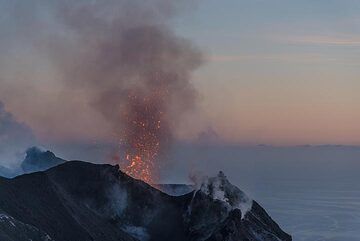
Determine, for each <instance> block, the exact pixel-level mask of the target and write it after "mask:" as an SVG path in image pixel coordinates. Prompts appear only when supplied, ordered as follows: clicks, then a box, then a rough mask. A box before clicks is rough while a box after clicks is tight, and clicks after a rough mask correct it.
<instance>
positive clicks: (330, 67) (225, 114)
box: [0, 0, 360, 145]
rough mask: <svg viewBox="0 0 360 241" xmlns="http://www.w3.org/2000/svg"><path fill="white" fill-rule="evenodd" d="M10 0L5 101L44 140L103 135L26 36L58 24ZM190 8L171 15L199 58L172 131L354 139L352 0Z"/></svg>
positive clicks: (245, 140) (211, 3) (358, 74)
mask: <svg viewBox="0 0 360 241" xmlns="http://www.w3.org/2000/svg"><path fill="white" fill-rule="evenodd" d="M9 2H11V1H4V0H0V9H2V10H0V11H1V18H0V27H1V32H2V34H1V36H0V39H1V44H0V51H1V55H2V57H1V58H0V70H1V76H0V100H1V101H2V102H4V104H5V106H6V109H7V110H8V111H9V112H11V113H13V115H14V116H15V118H16V119H17V120H19V121H21V122H24V123H26V124H27V125H28V126H29V127H30V128H31V129H32V130H33V132H34V134H35V136H36V137H37V138H38V139H40V140H41V141H44V142H45V141H64V140H94V141H96V140H108V139H111V138H112V136H111V135H112V134H111V132H110V131H109V127H108V125H107V123H106V120H104V118H103V117H101V116H99V114H98V113H96V112H95V111H94V110H92V109H91V107H90V106H89V105H88V104H87V97H86V95H85V93H84V92H82V91H81V90H79V89H76V90H74V89H67V88H66V87H65V86H63V85H62V83H61V82H58V81H56V80H57V79H58V78H59V74H60V73H58V72H57V69H55V68H54V66H53V65H52V62H51V61H48V59H47V54H46V53H44V52H41V51H38V49H39V46H35V47H34V45H33V43H32V39H31V37H29V36H33V35H32V34H31V32H32V30H31V29H32V27H36V28H37V29H38V30H39V33H37V35H38V36H40V37H41V36H43V37H44V38H45V37H47V36H49V35H52V34H60V35H61V34H62V32H61V31H62V28H61V26H59V25H57V23H54V22H52V18H51V17H49V16H50V15H51V14H50V13H48V12H47V10H48V9H47V8H46V7H43V8H42V7H41V6H40V7H39V6H37V7H34V6H32V5H31V4H23V5H22V7H21V8H19V6H15V7H14V6H11V4H10V3H9ZM189 8H190V7H189ZM191 8H192V9H191V10H187V11H182V12H181V14H179V15H178V16H177V17H175V19H171V20H169V21H171V23H170V25H171V26H173V27H174V29H175V31H176V33H177V34H178V35H180V36H183V37H185V38H188V39H190V40H191V41H193V42H194V44H195V45H196V46H198V47H199V48H200V49H201V50H202V51H203V52H204V55H205V59H206V62H205V63H204V65H203V66H202V67H200V68H199V69H198V70H197V71H196V72H195V74H194V76H193V82H194V85H195V86H196V88H197V90H198V91H199V93H200V95H199V107H198V109H197V110H196V111H193V112H192V113H190V114H189V116H188V117H187V118H186V119H185V120H184V121H183V122H182V124H181V125H179V126H178V130H177V132H178V135H179V138H180V139H186V140H188V139H190V140H191V139H194V138H197V135H198V133H201V132H202V131H204V130H207V129H212V130H214V131H215V132H217V135H218V137H219V140H220V141H223V142H226V143H237V144H246V145H248V144H250V145H251V144H270V145H302V144H315V145H316V144H344V145H360V94H359V92H360V68H359V67H360V17H359V14H358V13H359V11H360V2H359V1H356V0H319V1H313V0H304V1H286V0H282V1H281V0H273V1H267V0H261V1H260V0H241V1H239V0H226V1H218V0H206V1H200V3H199V4H197V6H193V5H192V7H191ZM14 9H16V11H14ZM12 11H14V12H15V13H16V14H14V12H12ZM33 12H36V14H34V15H36V16H37V18H39V19H40V20H39V19H36V20H37V21H33V20H34V19H33V16H32V14H33ZM184 12H185V13H184ZM20 13H24V15H21V16H20V15H17V14H20ZM39 13H40V14H39ZM14 19H16V21H15V23H14ZM29 19H30V20H31V21H28V20H29ZM38 20H39V21H38ZM44 20H47V21H44ZM42 21H44V22H42ZM49 26H51V31H42V27H44V28H49ZM49 29H50V28H49ZM15 36H16V38H15ZM38 36H37V37H38ZM29 43H30V44H29ZM40 44H41V43H40ZM34 48H37V49H36V50H34ZM40 49H41V48H40Z"/></svg>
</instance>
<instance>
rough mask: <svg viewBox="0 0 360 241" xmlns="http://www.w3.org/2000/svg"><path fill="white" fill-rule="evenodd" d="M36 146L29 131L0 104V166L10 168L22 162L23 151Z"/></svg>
mask: <svg viewBox="0 0 360 241" xmlns="http://www.w3.org/2000/svg"><path fill="white" fill-rule="evenodd" d="M34 144H36V139H35V137H34V135H33V133H32V131H31V129H30V128H29V127H28V126H27V125H26V124H24V123H21V122H19V121H17V120H16V119H15V117H14V116H13V115H12V114H11V113H10V112H8V111H7V110H6V109H5V107H4V104H3V103H2V102H0V165H5V166H11V165H14V163H18V162H19V161H21V160H22V156H23V154H24V152H25V150H26V149H27V148H28V147H29V146H31V145H34Z"/></svg>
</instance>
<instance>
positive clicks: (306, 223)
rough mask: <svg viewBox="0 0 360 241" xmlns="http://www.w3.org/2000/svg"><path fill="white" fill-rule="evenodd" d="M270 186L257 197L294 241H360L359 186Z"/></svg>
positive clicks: (293, 184)
mask: <svg viewBox="0 0 360 241" xmlns="http://www.w3.org/2000/svg"><path fill="white" fill-rule="evenodd" d="M268 185H269V186H267V187H266V186H264V187H263V188H259V189H258V190H254V196H255V198H256V199H257V200H258V201H259V202H260V203H261V205H262V206H263V207H265V209H266V210H267V211H268V212H269V213H270V215H271V217H272V218H273V219H274V220H276V222H277V223H278V224H280V225H281V227H282V228H283V229H284V230H285V231H287V232H288V233H290V234H291V235H292V236H293V240H294V241H359V240H360V189H359V183H351V182H344V183H338V182H335V183H332V182H328V183H315V184H314V183H312V182H288V183H284V184H283V185H279V184H277V185H271V183H268ZM274 186H276V188H274Z"/></svg>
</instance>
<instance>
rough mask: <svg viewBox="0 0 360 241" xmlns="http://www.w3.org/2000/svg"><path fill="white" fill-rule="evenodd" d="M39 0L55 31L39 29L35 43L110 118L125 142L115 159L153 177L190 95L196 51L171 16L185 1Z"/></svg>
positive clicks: (198, 61) (197, 58) (193, 98)
mask: <svg viewBox="0 0 360 241" xmlns="http://www.w3.org/2000/svg"><path fill="white" fill-rule="evenodd" d="M38 3H42V4H45V6H47V7H43V6H41V5H40V4H38V7H40V6H41V7H42V8H44V9H46V11H47V13H46V16H47V18H49V19H50V20H49V21H50V22H51V24H50V25H46V24H45V26H46V27H47V28H49V26H52V27H56V28H57V31H54V30H53V29H51V28H49V29H48V30H45V34H43V35H42V36H43V38H41V39H37V41H36V44H35V45H36V46H37V48H39V49H40V50H42V51H43V52H44V53H46V55H47V57H48V58H49V59H50V60H51V61H52V63H53V64H54V65H55V66H56V68H57V69H58V72H59V73H61V75H62V76H61V79H62V81H63V83H66V86H67V88H72V89H79V90H81V91H83V92H84V93H86V94H87V98H88V102H89V104H90V105H91V106H92V107H93V108H95V109H96V110H97V111H99V112H100V113H101V114H102V115H103V116H104V117H105V118H106V119H107V120H108V121H109V122H110V123H111V125H112V127H113V131H114V133H113V134H114V135H115V136H117V137H118V138H119V142H120V143H121V146H122V147H124V149H123V152H122V153H120V155H119V160H124V159H125V163H126V164H125V166H124V168H125V170H126V171H127V173H129V174H130V175H133V176H134V177H137V178H140V179H143V180H145V181H148V182H150V181H154V177H155V176H156V174H155V173H156V171H157V170H158V168H159V165H160V162H159V160H160V159H162V156H163V154H164V152H165V151H166V149H168V146H169V145H170V144H171V141H172V139H173V134H174V128H175V127H176V125H177V123H179V121H180V120H181V117H182V116H183V114H184V113H185V112H186V111H188V110H190V109H191V108H193V107H194V105H195V101H196V95H197V94H196V91H195V89H194V87H193V85H192V83H191V74H192V72H193V71H194V70H195V69H197V68H198V67H199V66H200V65H201V63H202V54H201V52H200V51H199V50H198V49H197V48H196V47H194V45H193V44H192V43H191V42H190V41H189V40H187V39H184V38H181V37H179V36H177V35H176V34H175V33H174V31H172V29H171V27H170V24H169V22H170V21H171V18H172V17H173V16H174V15H176V14H177V13H178V12H179V11H180V10H184V9H186V8H187V7H188V6H187V5H188V4H189V3H190V2H188V1H183V2H182V3H181V6H180V4H179V3H178V1H165V0H163V1H162V0H146V1H144V0H142V1H141V0H120V1H112V0H108V1H57V2H55V3H54V2H51V3H46V1H38ZM48 16H50V17H48ZM40 22H41V21H40ZM35 23H36V24H37V23H38V22H35ZM40 26H41V24H40ZM42 27H44V26H42ZM59 29H60V30H61V31H59ZM41 31H44V30H41ZM46 31H47V32H46ZM99 128H101V127H99Z"/></svg>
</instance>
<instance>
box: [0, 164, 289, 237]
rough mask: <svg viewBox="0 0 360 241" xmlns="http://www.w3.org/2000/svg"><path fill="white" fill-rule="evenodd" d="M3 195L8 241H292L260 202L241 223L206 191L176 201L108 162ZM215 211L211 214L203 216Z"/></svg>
mask: <svg viewBox="0 0 360 241" xmlns="http://www.w3.org/2000/svg"><path fill="white" fill-rule="evenodd" d="M0 196H1V197H2V198H1V199H0V215H3V216H4V217H5V216H6V217H8V218H6V220H5V218H4V220H5V221H6V222H5V221H3V222H2V221H1V220H0V227H1V225H3V226H4V227H5V225H6V227H7V228H6V229H5V228H2V229H0V237H1V238H2V239H1V240H4V241H19V239H18V236H17V235H19V234H22V235H23V236H24V237H26V238H27V239H24V240H28V239H32V240H33V241H44V240H51V241H64V240H66V241H90V240H92V241H112V240H114V241H115V240H122V241H165V240H166V241H168V240H174V241H187V240H189V241H200V240H201V241H202V240H204V241H213V240H214V241H223V240H224V241H227V240H228V241H230V240H239V241H242V240H244V241H245V240H254V241H273V240H274V241H275V240H276V241H278V240H284V241H290V240H291V237H290V236H289V235H287V234H286V233H284V232H283V231H282V230H281V229H280V228H279V226H278V225H277V224H276V223H275V222H274V221H273V220H272V219H271V218H270V217H269V216H268V215H267V214H266V212H265V210H263V209H260V208H261V207H260V206H259V205H258V204H257V203H256V202H253V207H252V210H251V211H249V212H248V213H247V214H245V217H244V218H242V213H241V211H240V210H237V209H236V210H230V211H229V210H228V209H227V208H228V206H227V205H226V203H224V202H223V201H221V200H216V199H213V198H211V197H210V196H209V195H208V194H206V193H205V192H203V191H201V190H197V191H193V192H190V193H187V194H185V195H182V196H177V197H176V196H171V195H168V194H166V193H164V192H162V191H160V190H157V189H155V188H154V187H152V186H150V185H149V184H147V183H144V182H142V181H140V180H136V179H133V178H131V177H129V176H127V175H126V174H124V173H123V172H121V171H120V170H119V167H118V166H112V165H109V164H92V163H87V162H82V161H69V162H65V163H63V164H60V165H58V166H55V167H52V168H50V169H48V170H46V171H40V172H35V173H31V174H24V175H21V176H18V177H15V178H13V179H7V178H0ZM189 207H191V208H192V209H193V210H197V212H192V213H191V214H189V212H188V210H189ZM208 207H211V209H209V210H212V212H203V210H207V208H208ZM217 210H219V212H217ZM239 215H240V216H239ZM218 217H220V219H219V218H218ZM257 219H259V220H261V222H257V221H256V220H257ZM203 220H213V222H210V223H203ZM10 221H11V222H12V223H13V224H14V225H12V224H11V222H10ZM21 224H24V225H21ZM204 227H205V228H204ZM4 230H5V231H4ZM204 230H205V231H206V230H212V231H211V232H210V233H209V232H208V231H206V232H205V231H204ZM254 233H256V234H267V235H268V236H267V237H265V236H264V237H265V239H264V238H262V239H260V238H256V237H255V236H256V235H254ZM258 236H259V235H258Z"/></svg>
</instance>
